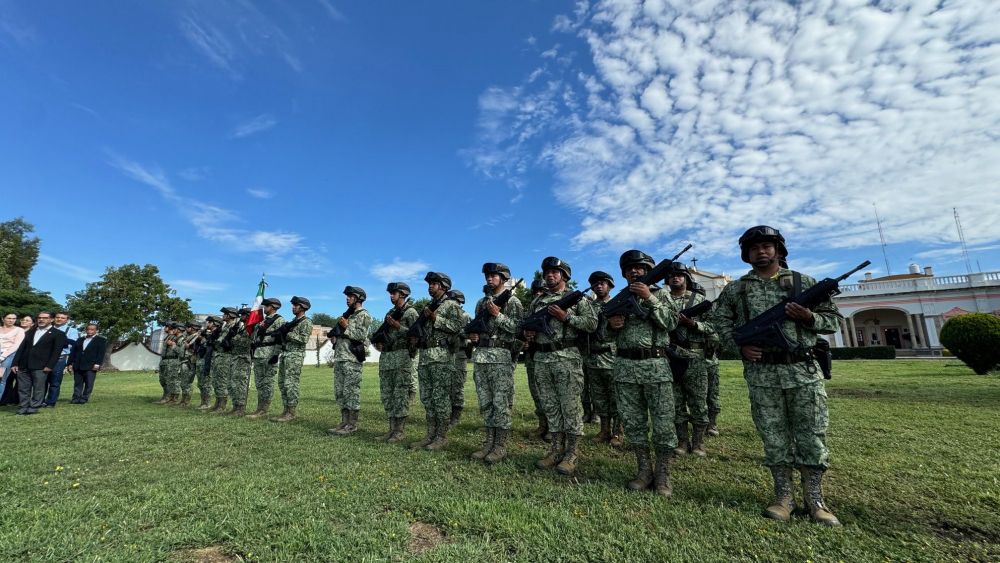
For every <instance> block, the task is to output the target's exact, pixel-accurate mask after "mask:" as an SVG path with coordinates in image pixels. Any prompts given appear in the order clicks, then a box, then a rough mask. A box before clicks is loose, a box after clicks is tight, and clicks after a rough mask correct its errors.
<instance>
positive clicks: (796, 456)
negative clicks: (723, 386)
mask: <svg viewBox="0 0 1000 563" xmlns="http://www.w3.org/2000/svg"><path fill="white" fill-rule="evenodd" d="M792 279H793V274H792V271H791V270H788V269H785V268H781V269H780V270H779V271H778V274H777V275H776V276H775V277H774V278H771V279H762V278H760V277H759V276H757V275H756V274H754V273H753V272H752V271H751V272H750V273H748V274H747V275H745V276H743V277H741V278H740V279H739V280H737V281H735V282H732V283H730V284H729V285H727V286H726V288H725V289H724V290H723V291H722V294H721V295H720V296H719V299H718V300H717V301H716V302H715V306H714V307H713V310H712V313H711V317H710V322H711V323H712V324H713V325H715V327H716V330H717V331H718V333H719V337H720V339H721V342H722V345H723V346H726V347H727V348H729V349H731V350H734V351H736V349H735V343H734V342H733V340H732V331H733V329H734V327H738V326H742V325H744V324H746V323H747V322H748V321H749V320H751V319H753V318H754V317H756V316H757V315H760V314H761V313H763V312H764V311H766V310H768V309H769V308H771V307H772V306H774V305H776V304H778V303H780V302H781V301H782V300H784V299H785V298H786V297H787V296H788V294H789V293H790V292H791V285H792V284H791V280H792ZM815 283H816V280H814V279H813V278H811V277H809V276H806V275H804V274H803V275H802V288H803V289H807V288H809V287H810V286H812V285H814V284H815ZM813 318H814V319H815V320H814V324H813V326H805V325H804V324H802V323H795V322H792V321H790V320H786V321H785V322H784V324H783V325H782V331H783V332H784V333H785V336H786V337H787V338H788V339H789V340H791V341H792V342H797V343H799V344H801V345H803V346H804V347H805V348H811V347H812V346H813V345H814V344H815V343H816V338H817V336H816V335H817V334H832V333H833V332H835V331H836V330H837V329H838V328H839V327H840V319H841V315H840V313H839V312H838V311H837V307H836V305H834V304H833V302H831V301H826V302H825V303H823V304H821V305H819V306H817V307H815V308H814V309H813ZM765 352H780V351H765ZM737 353H738V351H737ZM743 376H744V378H745V379H746V381H747V386H748V388H749V394H750V408H751V414H752V415H753V420H754V425H755V426H756V427H757V433H758V434H759V435H760V437H761V440H762V441H763V442H764V465H767V466H791V465H792V464H795V465H800V466H810V467H819V468H823V469H825V468H826V467H827V466H828V464H829V450H827V447H826V428H827V424H828V423H829V415H828V412H827V405H826V399H827V397H826V390H825V389H824V386H823V377H822V374H821V373H820V371H819V369H818V368H817V366H816V363H815V361H814V360H812V359H811V358H810V359H802V360H801V361H795V362H793V363H787V364H786V363H770V362H766V361H758V362H748V361H744V362H743Z"/></svg>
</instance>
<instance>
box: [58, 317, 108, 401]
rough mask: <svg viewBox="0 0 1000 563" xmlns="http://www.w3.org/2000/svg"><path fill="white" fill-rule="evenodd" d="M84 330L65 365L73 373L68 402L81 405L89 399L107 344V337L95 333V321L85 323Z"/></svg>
mask: <svg viewBox="0 0 1000 563" xmlns="http://www.w3.org/2000/svg"><path fill="white" fill-rule="evenodd" d="M85 331H86V332H85V334H84V335H83V336H81V337H80V338H78V339H77V341H76V344H75V345H74V346H73V351H72V352H70V355H69V364H68V365H67V366H66V367H67V368H69V370H70V371H71V372H72V373H73V400H72V401H70V403H71V404H74V405H82V404H84V403H86V402H87V401H89V400H90V394H91V393H92V392H93V391H94V380H95V379H96V378H97V372H98V370H100V369H101V365H102V364H103V363H104V353H105V352H106V351H107V346H108V341H107V339H105V338H104V337H103V336H98V335H97V322H95V321H91V322H89V323H87V328H86V329H85Z"/></svg>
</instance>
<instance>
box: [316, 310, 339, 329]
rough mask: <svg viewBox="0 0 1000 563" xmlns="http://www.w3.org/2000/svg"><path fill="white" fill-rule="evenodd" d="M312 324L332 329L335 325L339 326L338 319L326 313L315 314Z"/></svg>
mask: <svg viewBox="0 0 1000 563" xmlns="http://www.w3.org/2000/svg"><path fill="white" fill-rule="evenodd" d="M312 322H313V325H316V326H328V327H331V328H332V327H333V325H335V324H337V317H334V316H333V315H328V314H326V313H313V315H312Z"/></svg>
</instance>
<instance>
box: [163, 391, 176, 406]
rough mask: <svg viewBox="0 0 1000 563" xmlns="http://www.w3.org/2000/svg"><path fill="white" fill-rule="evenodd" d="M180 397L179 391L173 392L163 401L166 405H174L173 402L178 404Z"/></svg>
mask: <svg viewBox="0 0 1000 563" xmlns="http://www.w3.org/2000/svg"><path fill="white" fill-rule="evenodd" d="M178 398H179V395H178V394H177V393H171V394H170V396H169V397H167V402H166V403H163V404H164V405H173V404H176V403H177V399H178Z"/></svg>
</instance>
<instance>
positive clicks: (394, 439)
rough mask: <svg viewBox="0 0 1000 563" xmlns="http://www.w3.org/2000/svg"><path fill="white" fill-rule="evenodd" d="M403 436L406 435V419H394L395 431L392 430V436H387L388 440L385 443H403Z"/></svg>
mask: <svg viewBox="0 0 1000 563" xmlns="http://www.w3.org/2000/svg"><path fill="white" fill-rule="evenodd" d="M405 434H406V417H405V416H401V417H398V418H396V429H395V430H393V432H392V435H391V436H389V439H388V440H386V442H389V443H390V444H398V443H399V442H402V441H403V437H404V436H405Z"/></svg>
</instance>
